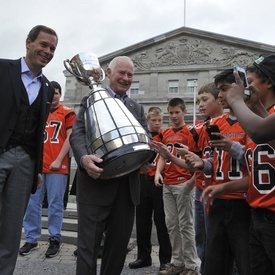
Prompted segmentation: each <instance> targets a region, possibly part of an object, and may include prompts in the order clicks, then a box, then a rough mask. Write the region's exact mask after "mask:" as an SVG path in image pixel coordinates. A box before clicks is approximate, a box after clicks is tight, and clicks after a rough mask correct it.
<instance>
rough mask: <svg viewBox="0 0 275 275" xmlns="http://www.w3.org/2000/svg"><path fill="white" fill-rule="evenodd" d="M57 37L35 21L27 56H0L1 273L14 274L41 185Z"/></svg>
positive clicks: (27, 42)
mask: <svg viewBox="0 0 275 275" xmlns="http://www.w3.org/2000/svg"><path fill="white" fill-rule="evenodd" d="M57 42H58V38H57V34H56V32H55V31H54V30H52V29H50V28H48V27H46V26H42V25H38V26H35V27H34V28H33V29H32V30H31V31H30V32H29V34H28V36H27V39H26V56H25V57H22V58H21V59H18V60H7V59H1V60H0V86H1V89H0V117H1V119H0V133H1V134H0V274H5V275H10V274H13V270H14V267H15V263H16V259H17V253H18V249H19V245H20V238H21V231H22V222H23V217H24V213H25V209H26V207H27V204H28V201H29V197H30V194H31V192H33V193H34V192H35V190H36V188H37V186H38V185H39V184H41V182H42V177H41V174H40V173H41V170H42V153H43V133H44V128H45V122H46V119H47V117H48V113H49V110H50V107H51V102H52V98H53V94H54V89H53V87H52V85H51V84H50V82H49V80H48V79H47V78H46V77H45V76H44V75H43V74H42V68H43V67H45V66H46V65H47V64H48V63H49V62H50V61H51V59H52V58H53V56H54V52H55V49H56V46H57Z"/></svg>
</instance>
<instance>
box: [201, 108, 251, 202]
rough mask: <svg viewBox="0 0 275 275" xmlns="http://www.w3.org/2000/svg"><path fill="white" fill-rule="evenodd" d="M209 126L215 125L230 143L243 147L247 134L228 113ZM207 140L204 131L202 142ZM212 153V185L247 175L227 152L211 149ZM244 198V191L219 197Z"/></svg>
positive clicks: (243, 168)
mask: <svg viewBox="0 0 275 275" xmlns="http://www.w3.org/2000/svg"><path fill="white" fill-rule="evenodd" d="M210 124H211V125H212V124H217V125H218V126H219V129H220V133H221V134H223V135H224V136H225V137H227V138H229V139H230V140H232V141H235V142H239V143H240V144H241V145H245V143H246V140H247V134H246V133H245V131H244V130H243V129H242V127H241V126H240V124H239V122H238V121H237V120H236V119H232V118H231V117H230V115H229V114H228V113H227V114H223V115H222V116H219V117H217V118H214V119H211V120H210ZM204 128H206V127H204ZM207 139H208V140H209V137H208V134H207V132H206V131H204V140H207ZM213 152H214V159H213V174H212V185H215V184H221V183H224V182H228V181H232V180H238V179H242V178H243V177H245V176H247V175H248V171H247V168H246V166H245V165H242V164H241V163H240V162H239V161H238V160H237V159H234V158H232V157H231V156H230V155H229V154H228V152H227V151H224V150H221V149H218V148H213ZM245 197H246V191H245V190H240V191H236V192H232V193H228V194H224V195H222V196H220V198H222V199H244V198H245Z"/></svg>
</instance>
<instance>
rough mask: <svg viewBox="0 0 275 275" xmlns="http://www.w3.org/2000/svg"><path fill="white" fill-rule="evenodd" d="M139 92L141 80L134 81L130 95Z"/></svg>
mask: <svg viewBox="0 0 275 275" xmlns="http://www.w3.org/2000/svg"><path fill="white" fill-rule="evenodd" d="M138 94H139V81H133V82H132V85H131V88H130V95H138Z"/></svg>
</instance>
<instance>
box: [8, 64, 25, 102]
mask: <svg viewBox="0 0 275 275" xmlns="http://www.w3.org/2000/svg"><path fill="white" fill-rule="evenodd" d="M9 73H10V79H11V84H12V89H13V93H14V96H15V102H16V105H17V107H19V105H20V99H21V89H22V81H21V59H18V60H14V61H11V63H10V68H9Z"/></svg>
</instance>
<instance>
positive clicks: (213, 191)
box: [200, 184, 224, 205]
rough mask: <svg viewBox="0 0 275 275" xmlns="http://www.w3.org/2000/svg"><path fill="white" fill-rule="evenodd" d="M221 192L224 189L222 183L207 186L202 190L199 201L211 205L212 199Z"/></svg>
mask: <svg viewBox="0 0 275 275" xmlns="http://www.w3.org/2000/svg"><path fill="white" fill-rule="evenodd" d="M223 193H224V191H223V186H222V184H218V185H211V186H208V187H206V188H205V189H204V190H203V192H202V195H201V197H200V201H201V202H204V203H205V204H207V205H208V204H210V205H213V202H214V199H215V198H217V197H219V196H220V195H222V194H223Z"/></svg>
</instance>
